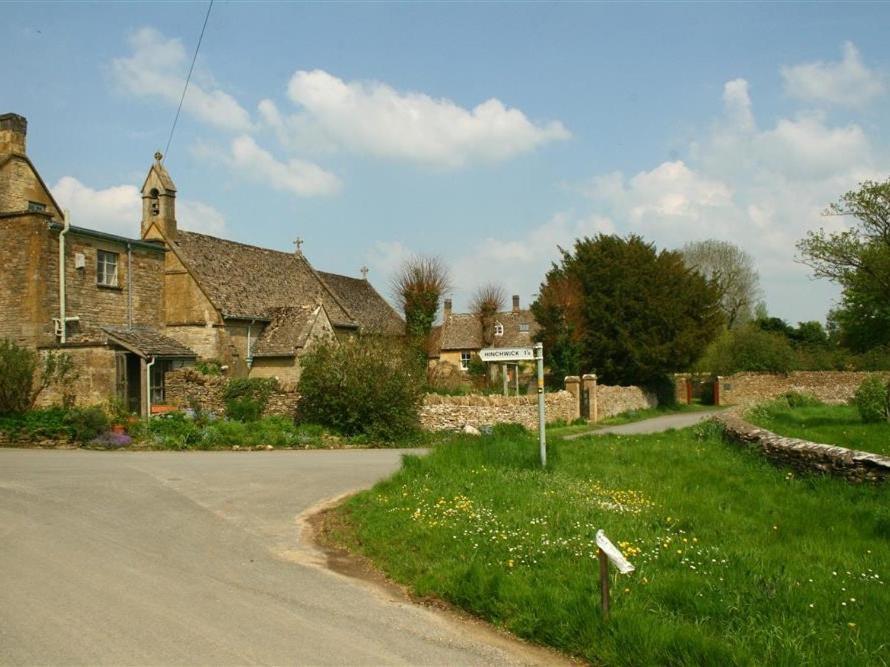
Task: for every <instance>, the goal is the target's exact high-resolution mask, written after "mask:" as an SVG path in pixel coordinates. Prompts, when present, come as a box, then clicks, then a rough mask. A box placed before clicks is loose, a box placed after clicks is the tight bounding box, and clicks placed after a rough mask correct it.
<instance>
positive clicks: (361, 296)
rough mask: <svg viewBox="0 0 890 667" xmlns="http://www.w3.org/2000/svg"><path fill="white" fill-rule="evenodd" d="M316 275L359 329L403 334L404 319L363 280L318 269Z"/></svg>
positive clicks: (391, 334) (386, 333) (370, 331)
mask: <svg viewBox="0 0 890 667" xmlns="http://www.w3.org/2000/svg"><path fill="white" fill-rule="evenodd" d="M318 275H320V276H321V278H322V280H324V282H325V283H326V284H327V286H328V287H329V288H330V289H331V291H333V292H334V294H336V295H337V298H338V299H339V300H340V303H342V304H343V305H344V306H345V307H346V309H347V310H348V311H349V313H350V315H352V317H353V318H354V319H355V320H356V322H358V323H359V325H360V326H361V328H362V330H363V331H366V332H368V333H378V334H385V335H390V336H401V335H404V333H405V321H404V320H403V319H402V318H401V317H399V315H398V313H396V311H395V310H393V308H392V306H390V305H389V304H388V303H387V302H386V300H385V299H384V298H383V297H382V296H380V293H379V292H377V290H375V289H374V287H373V286H372V285H371V283H369V282H368V281H367V280H364V279H362V278H350V277H349V276H341V275H339V274H337V273H326V272H324V271H319V272H318Z"/></svg>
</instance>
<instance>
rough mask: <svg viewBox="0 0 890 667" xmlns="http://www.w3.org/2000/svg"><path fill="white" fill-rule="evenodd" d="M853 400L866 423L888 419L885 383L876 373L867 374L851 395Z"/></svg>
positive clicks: (889, 408)
mask: <svg viewBox="0 0 890 667" xmlns="http://www.w3.org/2000/svg"><path fill="white" fill-rule="evenodd" d="M853 402H854V403H855V404H856V408H857V409H858V410H859V416H860V417H862V421H864V422H865V423H866V424H872V423H877V422H882V421H890V396H888V391H887V385H886V384H885V383H884V381H883V380H882V379H881V378H879V377H878V376H877V375H869V376H868V377H866V378H865V379H864V380H863V381H862V384H860V385H859V388H858V389H857V390H856V393H855V394H854V395H853Z"/></svg>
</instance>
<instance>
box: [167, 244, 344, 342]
mask: <svg viewBox="0 0 890 667" xmlns="http://www.w3.org/2000/svg"><path fill="white" fill-rule="evenodd" d="M172 246H173V249H174V251H175V252H176V253H177V254H178V255H179V256H180V257H181V258H182V260H183V262H184V263H185V265H186V266H187V267H188V269H189V271H190V272H191V273H192V275H193V276H194V278H195V280H197V281H198V283H199V285H200V286H201V289H202V290H204V292H205V293H206V294H207V297H208V298H209V299H210V302H211V303H212V304H213V305H214V307H215V308H216V309H217V310H219V312H220V313H222V315H223V317H225V318H229V319H247V320H250V319H257V320H270V319H272V316H273V314H274V312H275V311H274V309H276V308H282V307H299V306H312V307H313V308H314V307H315V306H317V305H318V304H319V303H321V305H323V306H324V309H325V311H326V312H327V315H328V318H329V319H330V321H331V324H333V325H334V326H335V327H345V328H356V327H357V326H358V323H357V322H356V321H355V320H354V319H353V318H352V317H351V316H350V315H349V313H348V312H347V311H346V309H345V308H344V307H343V305H342V304H341V303H340V302H339V300H338V299H337V297H336V296H335V295H334V294H333V293H332V292H331V290H330V289H329V288H328V286H327V285H325V283H324V282H322V280H321V279H320V278H319V277H318V274H317V273H316V272H315V271H314V270H313V268H312V267H311V266H310V265H309V262H308V261H306V258H305V257H303V256H302V255H301V254H297V253H289V252H281V251H278V250H269V249H267V248H258V247H256V246H251V245H245V244H243V243H236V242H235V241H227V240H225V239H220V238H216V237H215V236H207V235H205V234H197V233H195V232H186V231H182V230H180V231H179V232H177V234H176V240H175V241H174V242H173V243H172Z"/></svg>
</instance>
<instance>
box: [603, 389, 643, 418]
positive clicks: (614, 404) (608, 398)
mask: <svg viewBox="0 0 890 667" xmlns="http://www.w3.org/2000/svg"><path fill="white" fill-rule="evenodd" d="M596 403H597V415H598V416H599V419H606V418H607V417H613V416H614V415H618V414H621V413H622V412H629V411H631V410H645V409H647V408H655V407H658V398H656V396H655V394H653V393H650V392H647V391H644V390H643V389H641V388H640V387H612V386H609V385H598V386H597V388H596Z"/></svg>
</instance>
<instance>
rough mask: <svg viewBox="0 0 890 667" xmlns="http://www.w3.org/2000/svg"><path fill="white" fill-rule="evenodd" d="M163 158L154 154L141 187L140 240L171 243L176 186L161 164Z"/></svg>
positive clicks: (174, 232) (174, 216) (172, 238)
mask: <svg viewBox="0 0 890 667" xmlns="http://www.w3.org/2000/svg"><path fill="white" fill-rule="evenodd" d="M163 157H164V156H163V155H161V154H160V153H155V161H154V162H153V163H152V165H151V167H150V168H149V170H148V176H146V177H145V183H144V184H143V185H142V238H144V239H163V240H164V241H167V242H168V243H172V242H173V241H175V240H176V186H175V185H174V184H173V179H172V178H170V174H168V173H167V169H166V168H165V167H164V165H163V163H162V162H161V160H162V159H163Z"/></svg>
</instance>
